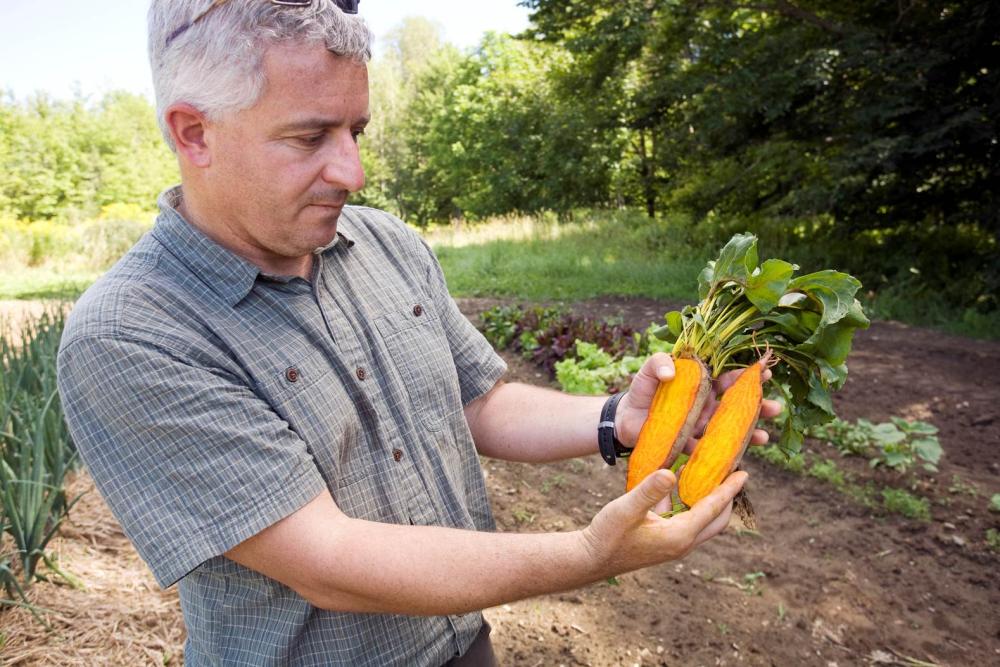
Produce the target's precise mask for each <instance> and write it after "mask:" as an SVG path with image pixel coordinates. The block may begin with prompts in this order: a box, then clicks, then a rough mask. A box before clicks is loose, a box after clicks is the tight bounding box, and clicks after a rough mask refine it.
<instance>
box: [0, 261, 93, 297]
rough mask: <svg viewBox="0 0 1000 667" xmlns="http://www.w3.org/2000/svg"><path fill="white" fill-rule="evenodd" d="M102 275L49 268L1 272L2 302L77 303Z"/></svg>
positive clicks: (0, 295) (84, 271)
mask: <svg viewBox="0 0 1000 667" xmlns="http://www.w3.org/2000/svg"><path fill="white" fill-rule="evenodd" d="M100 275H101V273H100V272H99V271H86V270H81V271H73V272H65V273H64V272H60V271H58V270H53V269H48V268H37V267H34V268H24V269H21V270H18V271H3V272H0V300H3V299H15V300H16V299H57V300H63V301H75V300H76V299H77V297H79V296H80V295H81V294H83V292H84V290H86V289H87V288H88V287H90V285H91V284H93V282H94V281H95V280H97V279H98V278H99V277H100Z"/></svg>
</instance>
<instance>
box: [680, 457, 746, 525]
mask: <svg viewBox="0 0 1000 667" xmlns="http://www.w3.org/2000/svg"><path fill="white" fill-rule="evenodd" d="M747 477H748V475H747V473H746V472H744V471H742V470H737V471H736V472H734V473H733V474H731V475H730V476H729V477H727V478H726V479H725V481H724V482H722V484H720V485H719V486H718V487H716V488H715V489H714V490H713V491H712V492H711V493H710V494H708V495H707V496H705V497H704V498H702V499H701V500H699V501H698V502H696V503H695V504H694V506H693V507H692V508H691V509H690V510H688V511H687V512H684V513H683V514H681V515H680V516H679V517H678V518H684V519H685V521H686V522H687V523H690V524H691V527H690V528H691V531H692V533H694V534H696V535H697V534H700V533H701V531H703V530H704V529H705V528H706V527H708V525H709V524H711V523H712V522H713V521H714V520H715V519H716V517H718V516H719V515H720V514H722V513H723V512H724V511H725V510H726V508H727V507H729V505H730V504H731V503H732V502H733V498H735V497H736V494H737V493H739V491H740V489H742V488H743V485H744V484H745V483H746V481H747Z"/></svg>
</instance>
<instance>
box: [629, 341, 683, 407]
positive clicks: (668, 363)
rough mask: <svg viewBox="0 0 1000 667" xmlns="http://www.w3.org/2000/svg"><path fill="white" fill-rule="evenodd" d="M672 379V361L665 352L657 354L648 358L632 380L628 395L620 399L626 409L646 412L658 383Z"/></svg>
mask: <svg viewBox="0 0 1000 667" xmlns="http://www.w3.org/2000/svg"><path fill="white" fill-rule="evenodd" d="M673 377H674V359H673V357H671V356H670V355H669V354H666V353H665V352H657V353H656V354H653V355H652V356H650V357H649V359H647V360H646V362H645V363H644V364H643V365H642V368H640V369H639V372H638V373H636V374H635V377H633V378H632V383H631V384H630V385H629V388H628V394H626V397H625V398H624V399H622V400H623V401H628V407H630V408H637V409H639V410H646V409H648V408H649V406H650V404H651V403H652V402H653V396H654V395H655V394H656V390H657V389H658V388H659V386H660V382H662V381H666V380H670V379H672V378H673Z"/></svg>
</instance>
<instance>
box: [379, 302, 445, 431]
mask: <svg viewBox="0 0 1000 667" xmlns="http://www.w3.org/2000/svg"><path fill="white" fill-rule="evenodd" d="M375 326H376V328H377V329H378V332H379V336H380V337H381V338H382V342H383V343H384V344H385V347H386V351H387V352H388V354H389V359H388V364H387V365H388V366H389V367H390V368H391V369H393V370H394V371H395V372H396V373H397V374H398V375H399V379H400V380H401V381H402V383H403V386H404V388H405V391H406V395H407V396H408V397H409V400H410V405H409V406H407V407H408V408H409V412H410V414H411V415H412V416H413V417H414V419H415V420H417V421H419V423H421V424H422V425H423V426H424V428H426V429H428V430H431V431H439V430H441V428H442V426H443V424H444V420H445V418H446V417H448V416H450V415H452V414H453V413H454V412H456V411H458V410H461V409H462V397H461V390H460V389H459V383H458V372H457V370H456V369H455V360H454V359H453V358H452V356H451V347H450V346H449V344H448V337H447V335H446V333H445V332H444V330H443V329H442V327H441V319H440V317H438V314H437V313H436V312H435V310H434V307H433V306H432V305H431V304H430V303H427V302H425V301H420V302H418V301H414V302H413V303H412V304H408V305H406V306H402V305H400V306H396V307H394V308H393V309H392V310H390V311H388V312H384V313H382V314H380V315H377V316H376V317H375Z"/></svg>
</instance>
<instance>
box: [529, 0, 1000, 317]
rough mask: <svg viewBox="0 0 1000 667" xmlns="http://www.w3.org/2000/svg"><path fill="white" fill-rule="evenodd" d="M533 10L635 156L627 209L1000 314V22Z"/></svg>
mask: <svg viewBox="0 0 1000 667" xmlns="http://www.w3.org/2000/svg"><path fill="white" fill-rule="evenodd" d="M524 4H526V5H527V6H528V7H529V8H530V9H532V11H533V13H532V23H533V26H532V28H531V30H530V31H529V33H530V37H532V38H534V39H535V40H536V41H544V42H547V43H551V44H556V45H559V46H561V47H563V48H565V49H566V50H567V51H569V52H570V53H571V54H572V56H573V58H574V61H573V62H574V68H573V69H572V71H570V72H569V73H567V75H566V76H565V77H564V78H565V80H566V81H567V82H568V83H569V85H566V86H564V87H563V88H560V90H561V91H563V92H564V93H565V94H569V95H573V96H575V98H576V99H577V100H578V103H579V104H580V105H581V106H583V105H587V106H588V107H589V108H594V107H600V108H601V110H602V115H603V116H604V118H605V119H607V120H608V121H609V122H612V123H615V124H616V125H617V130H618V131H619V132H620V134H621V135H622V137H623V139H624V145H625V146H626V147H627V148H626V150H625V151H623V152H622V153H621V154H620V157H619V158H618V159H617V161H616V162H617V165H618V166H619V169H620V170H621V171H622V172H625V173H627V177H625V178H618V179H617V182H622V183H629V184H630V187H623V188H621V189H620V190H618V191H617V192H616V193H615V194H616V195H617V196H619V197H622V196H624V198H625V200H626V201H627V202H628V203H630V204H632V205H635V206H641V207H643V208H645V209H646V210H647V211H648V212H649V213H650V215H652V214H653V212H654V211H661V210H669V211H671V212H676V211H678V210H680V211H683V212H685V213H687V214H688V215H690V216H691V217H692V218H693V219H695V220H698V221H701V222H702V226H703V228H704V233H705V234H714V235H715V238H716V239H717V240H722V239H725V238H728V236H730V235H731V234H732V233H733V232H735V231H740V230H743V229H752V230H754V231H756V232H758V233H759V234H760V235H761V237H762V238H767V240H768V242H769V245H770V241H771V240H772V237H773V238H774V239H784V241H785V243H787V244H788V246H789V248H796V252H795V253H791V252H785V250H784V249H782V250H781V253H782V256H785V257H788V258H790V259H793V260H794V261H795V262H796V263H799V264H800V265H802V266H804V267H806V268H807V270H812V267H814V266H830V265H837V266H843V267H844V268H846V269H848V270H850V272H851V273H853V274H855V275H857V276H858V277H859V278H861V279H862V280H863V282H864V283H865V284H866V285H868V287H869V289H872V290H875V291H881V290H882V289H883V288H886V287H892V286H894V285H898V284H900V283H901V282H904V281H905V280H906V279H907V277H908V276H911V275H913V274H912V273H911V269H913V270H916V271H918V272H919V274H918V275H919V276H920V279H919V284H920V286H921V287H922V288H923V289H924V290H926V292H927V293H928V294H934V295H937V296H939V297H940V298H942V299H943V300H944V301H945V302H947V303H950V304H951V306H952V312H954V310H955V307H956V306H957V307H958V311H959V312H962V310H963V309H966V308H972V309H974V312H980V313H984V312H990V311H995V310H996V309H997V307H998V304H997V297H996V294H997V293H998V292H1000V269H998V268H997V267H998V266H1000V261H998V259H1000V249H998V246H997V232H998V227H997V225H998V221H1000V218H998V217H997V216H996V215H995V212H996V208H997V203H996V193H995V188H994V187H992V185H991V184H992V183H995V182H996V179H997V178H998V174H1000V159H998V155H997V153H998V150H1000V144H998V133H997V125H996V123H995V121H994V119H995V118H996V117H997V115H998V111H1000V108H998V106H997V105H998V102H997V99H998V98H997V96H996V95H995V91H996V90H997V89H998V87H1000V69H998V68H996V67H992V66H986V63H988V62H992V60H995V59H996V58H995V56H996V55H997V52H998V51H997V50H998V45H997V42H996V40H995V33H996V30H995V26H997V25H998V24H1000V5H997V3H992V2H988V1H987V0H978V1H974V2H964V3H956V2H946V3H923V4H921V3H917V4H913V3H909V4H905V3H904V4H900V5H898V6H897V5H896V4H894V3H848V4H844V3H836V2H831V1H829V0H828V1H824V2H813V3H809V4H808V5H802V4H801V3H799V4H795V5H793V4H791V3H778V4H771V5H768V6H763V5H761V4H760V3H756V4H755V3H749V2H725V3H722V2H699V3H684V2H674V1H672V0H652V1H651V2H649V1H647V0H623V1H622V2H619V3H616V5H615V7H614V10H613V11H608V8H607V4H606V3H603V2H598V0H526V2H525V3H524ZM991 57H992V60H990V58H991ZM613 182H616V181H613ZM812 258H815V259H816V260H817V261H808V260H810V259H812ZM956 278H957V279H956ZM909 298H910V299H913V298H914V296H913V295H912V294H910V295H909Z"/></svg>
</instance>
